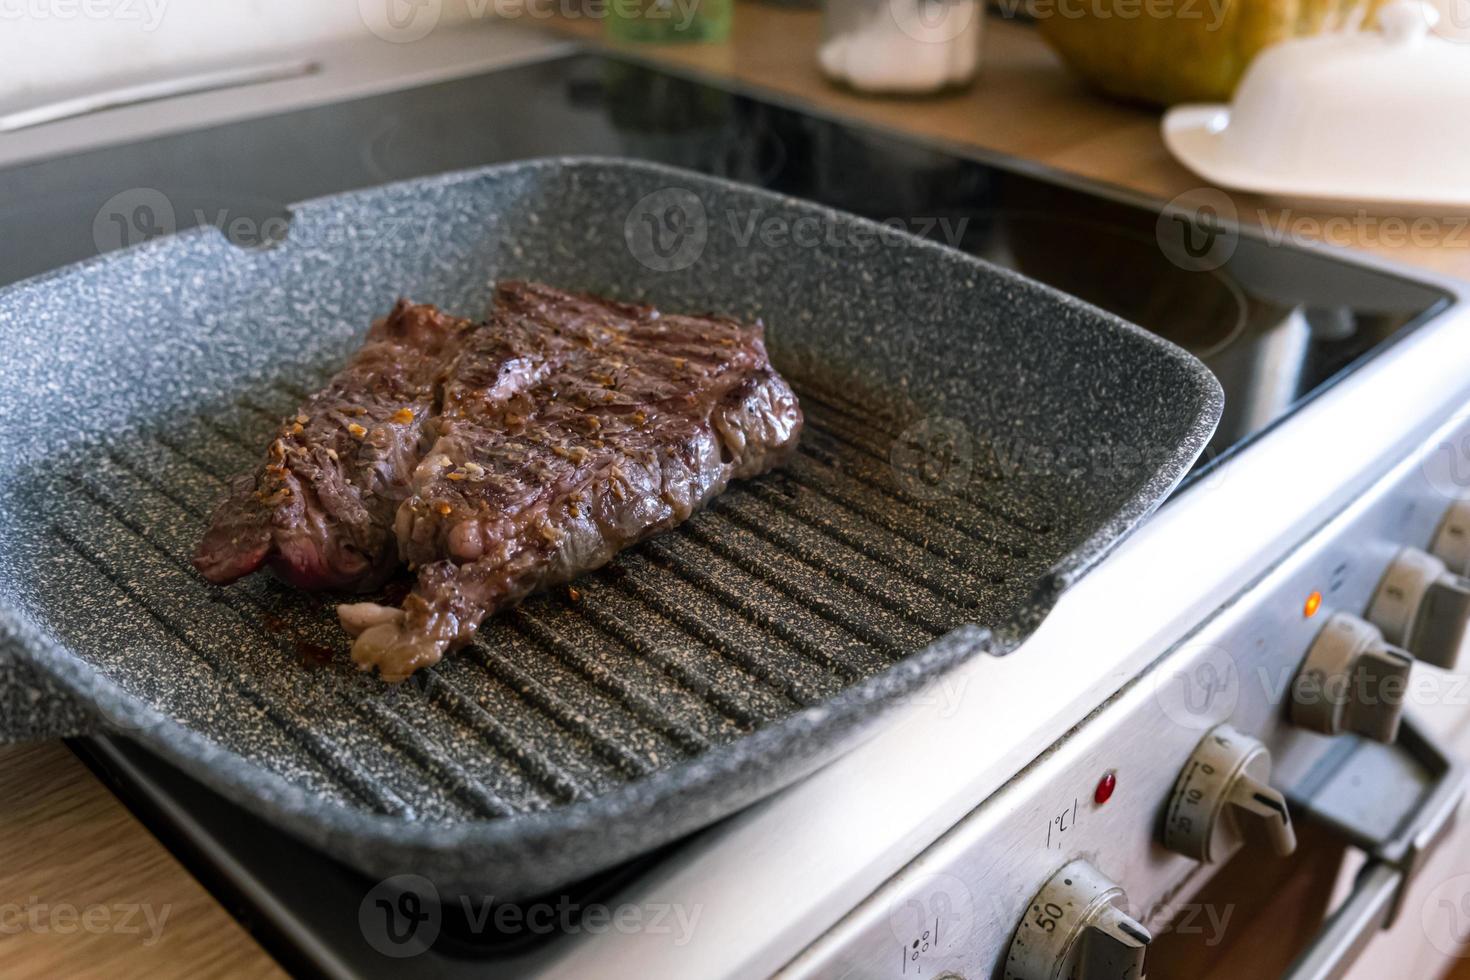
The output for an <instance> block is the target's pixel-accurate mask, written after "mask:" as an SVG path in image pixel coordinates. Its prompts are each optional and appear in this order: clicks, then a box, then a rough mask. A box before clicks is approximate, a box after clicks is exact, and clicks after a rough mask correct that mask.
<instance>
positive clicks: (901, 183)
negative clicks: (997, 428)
mask: <svg viewBox="0 0 1470 980" xmlns="http://www.w3.org/2000/svg"><path fill="white" fill-rule="evenodd" d="M557 154H609V155H618V156H635V157H643V158H647V159H652V160H658V161H661V162H665V163H670V164H674V165H678V166H683V167H689V168H692V169H695V170H700V171H704V172H707V173H713V174H718V175H722V176H726V177H729V178H732V179H734V180H739V181H746V182H750V183H754V184H760V185H763V186H765V187H769V188H772V189H774V190H778V191H782V192H785V193H788V194H794V195H797V196H800V197H806V198H810V199H813V200H816V201H820V202H822V203H824V204H828V205H831V206H832V207H836V208H841V209H844V210H847V211H852V212H856V213H858V214H862V215H865V216H867V217H871V218H875V219H878V220H880V221H884V222H886V223H888V224H890V225H893V226H895V227H899V228H904V229H906V230H909V231H912V232H915V233H918V234H923V235H926V236H928V237H931V238H934V239H937V240H940V241H943V242H946V243H948V244H950V245H953V246H954V247H956V248H961V249H963V250H965V251H967V252H971V253H973V254H976V255H980V256H983V257H985V258H987V259H989V260H991V261H994V262H997V263H999V264H1001V265H1005V266H1008V267H1010V268H1013V269H1016V270H1019V271H1020V272H1023V273H1025V274H1027V275H1029V276H1031V277H1033V278H1036V279H1039V280H1041V281H1043V282H1046V283H1049V284H1051V285H1054V286H1056V287H1058V288H1060V289H1062V290H1064V291H1066V292H1069V293H1072V294H1074V295H1077V296H1079V297H1081V298H1083V299H1086V300H1089V301H1091V302H1093V303H1096V304H1097V305H1099V306H1101V307H1104V308H1105V309H1108V310H1110V311H1112V312H1114V313H1117V314H1119V315H1120V316H1122V317H1124V318H1125V319H1129V320H1132V321H1133V322H1135V323H1138V324H1141V325H1142V326H1145V327H1148V328H1149V329H1151V330H1153V331H1155V332H1157V333H1160V334H1162V335H1164V336H1166V337H1169V338H1170V339H1172V340H1174V341H1176V342H1178V343H1179V344H1180V345H1182V346H1184V347H1186V348H1188V349H1189V350H1191V351H1193V352H1195V353H1196V354H1198V355H1199V356H1200V357H1201V358H1203V359H1204V360H1205V362H1206V363H1207V364H1208V365H1209V366H1210V367H1211V368H1212V369H1213V370H1214V371H1215V373H1216V374H1217V375H1218V376H1219V377H1220V380H1221V382H1222V383H1223V384H1224V386H1225V391H1226V409H1225V418H1224V420H1223V422H1222V424H1221V426H1220V429H1219V432H1218V434H1217V436H1216V438H1215V440H1214V442H1213V443H1212V445H1211V446H1210V449H1209V451H1208V452H1207V453H1206V456H1205V460H1204V465H1208V464H1209V463H1210V462H1212V461H1213V460H1215V459H1217V458H1218V457H1219V456H1220V455H1222V454H1224V453H1225V452H1228V451H1231V450H1233V449H1236V448H1239V447H1240V446H1241V445H1242V444H1243V443H1244V442H1245V441H1247V440H1248V439H1249V438H1250V437H1251V436H1253V435H1255V434H1258V433H1259V432H1261V431H1263V430H1264V429H1266V428H1267V427H1269V426H1270V425H1271V424H1272V423H1274V422H1276V421H1278V420H1279V419H1281V418H1282V417H1284V416H1285V415H1286V414H1288V413H1289V412H1290V411H1291V410H1292V409H1293V408H1294V407H1296V406H1298V405H1300V404H1301V403H1302V401H1303V400H1304V399H1305V398H1306V397H1308V396H1309V395H1311V394H1313V393H1315V392H1318V391H1320V390H1321V389H1322V388H1323V387H1325V386H1326V385H1327V384H1328V383H1330V382H1331V381H1332V380H1333V379H1334V378H1336V377H1338V376H1340V375H1341V373H1342V372H1343V371H1344V370H1345V369H1347V368H1349V367H1351V366H1352V365H1353V364H1355V363H1358V362H1360V361H1361V360H1362V359H1363V358H1364V357H1365V356H1367V355H1369V354H1370V353H1372V352H1373V351H1375V350H1377V349H1380V348H1381V347H1382V346H1383V345H1384V343H1385V341H1387V340H1389V339H1390V338H1393V337H1395V336H1396V335H1398V334H1401V333H1403V332H1404V331H1405V328H1406V327H1408V326H1410V325H1412V324H1414V323H1415V322H1417V321H1419V320H1420V319H1422V318H1423V315H1424V314H1425V313H1426V312H1427V311H1430V310H1432V309H1433V308H1435V307H1436V306H1437V305H1439V304H1441V303H1442V302H1444V300H1445V297H1444V296H1443V294H1442V293H1440V292H1439V291H1437V290H1435V289H1433V288H1430V287H1426V286H1424V285H1421V284H1417V283H1413V282H1410V281H1407V280H1404V279H1400V278H1398V277H1395V276H1391V275H1387V274H1383V273H1379V272H1373V271H1367V270H1364V269H1362V268H1360V267H1357V266H1353V265H1350V264H1348V263H1345V262H1341V261H1338V260H1336V259H1334V258H1330V257H1325V256H1322V255H1320V254H1311V253H1307V252H1304V251H1301V250H1299V249H1295V248H1291V247H1281V246H1280V245H1279V244H1277V243H1273V242H1272V241H1270V240H1269V239H1256V238H1250V237H1241V236H1238V235H1236V234H1234V233H1232V232H1230V231H1228V230H1221V227H1220V226H1218V225H1215V224H1213V223H1212V222H1211V220H1210V219H1211V216H1213V215H1215V214H1217V213H1219V212H1221V211H1225V210H1228V209H1229V208H1230V205H1229V203H1228V200H1227V199H1225V198H1223V196H1221V195H1218V194H1211V193H1210V192H1205V193H1204V194H1202V195H1201V196H1200V197H1199V198H1198V199H1195V198H1191V199H1190V202H1189V203H1190V205H1191V207H1190V210H1189V211H1188V212H1187V213H1186V214H1185V215H1176V216H1172V217H1170V216H1162V217H1161V215H1160V213H1159V211H1158V209H1157V207H1148V206H1140V205H1138V204H1135V203H1124V202H1122V201H1120V200H1118V199H1115V198H1111V197H1107V196H1104V195H1103V194H1101V193H1099V192H1098V190H1097V189H1096V188H1080V187H1068V186H1064V185H1063V184H1062V183H1059V182H1058V179H1057V178H1056V177H1055V176H1054V175H1052V176H1048V175H1044V174H1038V173H1035V172H1032V173H1029V174H1028V173H1026V172H1023V168H1021V165H1018V164H1014V163H1011V164H1007V163H1006V162H1004V161H993V162H989V163H986V162H981V161H979V160H975V159H966V158H963V157H961V156H958V155H955V154H953V153H951V152H947V151H945V150H944V149H942V148H938V147H929V146H922V145H918V144H915V143H912V142H906V141H905V140H903V139H899V138H896V137H892V136H886V135H882V134H880V133H877V132H874V131H871V130H866V129H862V128H858V127H856V126H854V125H851V124H844V123H842V122H840V121H835V120H831V119H821V118H816V117H814V116H811V115H808V114H805V113H803V112H800V111H797V110H795V109H792V108H783V107H779V106H776V105H772V104H770V103H767V102H763V101H760V100H759V99H756V98H751V97H748V96H745V95H740V94H735V93H731V92H728V91H724V90H721V89H719V88H715V87H712V86H710V85H706V84H701V83H699V82H697V81H694V80H691V79H686V78H679V77H675V76H673V75H669V74H666V73H664V72H661V71H657V70H654V69H651V68H647V67H642V66H638V65H634V64H630V63H625V62H620V61H614V60H610V59H607V58H602V57H597V56H592V55H577V56H571V57H563V58H557V59H553V60H549V61H544V62H540V63H537V64H532V65H528V66H522V67H518V68H513V69H508V70H503V71H498V72H492V73H489V74H485V75H481V76H478V77H473V78H467V79H463V80H458V81H452V82H445V83H440V84H435V85H429V86H424V87H420V88H415V89H409V90H406V91H401V92H396V93H391V94H386V95H379V96H373V97H370V98H365V99H359V100H354V101H349V102H344V103H338V104H335V105H329V106H324V107H319V108H312V109H306V110H301V111H297V112H291V113H287V114H283V115H278V116H273V117H268V118H263V119H256V120H251V121H246V122H241V123H234V124H230V125H226V126H220V127H216V128H212V129H206V130H200V131H195V132H190V133H184V134H178V135H172V136H166V137H162V138H158V139H152V140H147V141H144V142H140V143H136V144H132V145H127V146H121V147H111V148H107V149H103V150H98V151H95V152H90V153H83V154H78V155H76V156H71V157H67V158H63V159H60V160H49V161H44V162H41V163H36V164H30V165H27V166H24V167H20V168H15V169H12V170H10V171H9V172H5V173H3V174H0V187H3V189H4V193H0V228H3V230H4V234H3V235H0V283H5V282H11V281H15V280H17V279H21V278H25V277H27V276H30V275H34V274H37V273H40V272H43V271H46V270H48V269H53V268H56V267H57V266H60V265H63V264H66V263H68V262H72V261H76V260H78V259H81V258H85V257H87V256H90V255H94V254H96V253H97V251H99V250H100V249H108V248H113V247H118V246H120V245H124V244H131V243H135V242H138V241H142V240H144V239H147V238H149V237H152V236H154V235H158V234H163V233H166V232H168V231H170V230H173V229H179V228H185V227H189V226H191V225H197V224H203V223H208V224H212V225H215V226H216V227H218V228H220V229H221V231H222V232H223V233H225V234H227V235H229V236H231V237H232V238H234V239H235V240H236V241H237V242H238V243H239V244H241V245H243V246H256V245H259V244H261V241H262V240H263V239H264V240H268V239H269V238H270V236H271V235H272V234H279V233H280V232H281V230H283V229H285V227H286V222H285V221H284V220H283V216H285V215H286V214H288V213H289V209H288V208H287V206H286V205H287V202H291V201H301V200H305V199H307V198H311V197H317V196H320V195H323V194H330V193H333V192H336V191H343V190H350V189H354V188H360V187H366V186H371V185H374V184H381V183H385V182H388V181H394V180H401V179H405V178H409V177H418V176H421V175H424V174H432V173H441V172H444V171H448V170H454V169H460V168H465V167H474V166H479V165H483V164H488V163H496V162H502V161H507V160H516V159H523V158H526V157H536V156H547V155H557ZM730 220H736V221H747V222H748V221H751V220H752V216H732V217H731V218H730ZM756 220H758V218H757V219H756ZM745 230H747V231H753V232H756V233H761V232H765V231H767V230H768V229H767V228H766V226H764V225H757V226H753V228H752V229H745Z"/></svg>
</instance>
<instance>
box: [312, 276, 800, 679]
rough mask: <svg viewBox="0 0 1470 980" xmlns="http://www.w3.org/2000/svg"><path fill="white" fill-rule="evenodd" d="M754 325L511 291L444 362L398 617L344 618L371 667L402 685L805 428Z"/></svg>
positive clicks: (401, 518)
mask: <svg viewBox="0 0 1470 980" xmlns="http://www.w3.org/2000/svg"><path fill="white" fill-rule="evenodd" d="M763 333H764V329H763V327H762V326H761V324H760V323H755V324H745V323H741V322H739V321H736V320H733V319H729V318H726V317H715V316H676V315H671V314H660V313H659V311H658V310H655V309H654V308H652V307H649V306H635V305H630V304H624V303H616V302H612V301H609V300H604V299H598V298H595V297H589V296H575V295H571V294H568V293H564V292H561V291H559V290H556V289H552V288H551V287H549V286H544V285H540V284H535V283H505V284H502V285H501V286H500V288H499V290H498V291H497V297H496V311H495V315H494V318H493V320H492V321H491V323H490V324H488V325H487V327H486V328H485V329H481V330H479V331H477V332H476V333H475V334H474V335H473V336H472V337H470V338H469V339H468V340H467V342H466V344H465V346H464V348H463V349H462V350H461V351H460V352H459V354H458V356H457V358H456V360H455V361H454V362H453V363H452V364H451V365H450V368H449V376H448V379H447V381H446V384H445V388H444V397H443V409H442V414H441V415H440V417H439V419H438V423H437V431H438V436H439V437H438V440H437V442H436V444H435V445H434V446H433V447H432V448H431V449H430V450H429V452H428V453H427V454H426V455H425V457H424V461H423V462H422V463H421V464H420V465H419V467H418V468H417V470H416V471H415V472H414V476H413V495H412V496H411V497H410V498H409V499H408V500H406V501H405V502H404V503H403V505H402V506H401V507H400V508H399V511H398V519H397V523H396V525H395V530H396V533H397V538H398V549H399V554H400V556H401V557H402V558H404V559H405V560H407V561H408V562H409V563H410V564H411V566H412V567H415V568H416V569H417V570H418V583H417V585H416V587H415V588H414V590H413V592H412V594H410V595H409V597H408V598H407V599H406V600H405V602H404V603H403V607H402V608H401V609H394V608H391V607H387V606H381V605H377V604H375V603H353V604H348V605H343V606H340V607H339V608H338V613H339V616H340V618H341V620H342V624H343V626H344V627H346V628H347V630H348V631H349V632H351V633H353V634H354V635H355V636H356V637H357V639H356V642H355V643H354V644H353V647H352V656H353V659H354V660H356V661H357V663H358V664H359V665H360V666H362V667H363V668H364V669H370V668H373V667H376V668H377V669H378V671H379V672H380V673H381V674H382V676H383V677H385V678H387V679H390V680H399V679H402V678H404V677H407V676H408V675H409V674H411V673H413V672H414V671H415V670H418V669H419V668H421V667H425V666H428V665H430V664H433V663H435V662H437V661H438V660H439V658H440V657H441V656H442V655H443V654H444V652H445V651H446V650H450V649H453V648H455V647H457V646H460V645H463V644H464V643H467V642H469V641H470V640H471V639H472V638H473V637H474V634H475V631H476V629H477V628H478V627H479V625H480V623H481V622H482V621H483V620H484V618H485V617H486V616H487V615H489V614H492V613H494V612H496V611H497V610H499V609H503V608H505V607H507V606H510V605H513V604H515V603H517V602H519V601H520V600H521V599H523V598H524V597H525V596H527V595H528V594H530V593H531V592H534V591H536V590H538V589H541V588H545V587H547V586H551V585H555V584H558V583H561V582H566V581H568V580H570V579H572V578H573V577H575V576H577V575H579V574H581V573H582V572H585V571H588V570H590V569H593V568H597V567H598V566H600V565H603V564H605V563H606V562H607V561H608V560H610V559H611V558H612V557H613V555H615V554H616V553H617V552H618V551H620V550H621V549H623V548H626V547H628V546H629V545H631V544H634V543H636V542H638V541H640V540H642V539H644V538H647V537H649V536H651V535H653V534H656V533H658V532H660V531H664V530H667V529H668V528H671V527H674V526H675V525H677V524H679V523H680V522H682V521H684V520H685V519H686V518H688V517H689V515H690V514H691V513H693V512H694V511H695V510H696V509H698V508H699V507H700V506H702V505H703V504H705V503H706V502H707V501H709V500H710V499H711V498H712V497H714V496H715V495H716V494H718V493H720V491H722V490H723V489H724V488H725V487H726V485H728V483H729V482H730V481H731V480H732V479H739V478H742V477H749V476H754V475H756V474H759V473H762V472H764V471H766V470H768V469H770V468H771V467H773V466H775V465H777V464H779V463H780V462H781V461H783V460H784V459H785V458H786V457H787V456H788V455H789V454H790V453H791V452H792V451H793V450H794V449H795V446H796V442H797V437H798V434H799V432H800V430H801V424H802V416H801V408H800V406H799V405H798V403H797V400H796V396H795V394H793V393H792V391H791V388H790V387H789V386H788V385H787V384H786V382H785V381H784V380H783V379H782V378H781V377H780V376H779V375H778V374H777V373H776V372H775V370H774V369H773V368H772V367H771V363H770V358H769V357H768V356H767V354H766V349H765V344H764V341H763Z"/></svg>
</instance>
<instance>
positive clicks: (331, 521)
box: [194, 300, 470, 592]
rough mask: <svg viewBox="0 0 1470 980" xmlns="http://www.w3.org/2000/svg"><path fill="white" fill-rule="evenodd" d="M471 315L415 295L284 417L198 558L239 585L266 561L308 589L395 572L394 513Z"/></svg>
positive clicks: (342, 586) (367, 583) (351, 585)
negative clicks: (445, 369)
mask: <svg viewBox="0 0 1470 980" xmlns="http://www.w3.org/2000/svg"><path fill="white" fill-rule="evenodd" d="M469 327H470V321H468V320H462V319H459V318H457V317H451V316H448V315H446V314H443V313H440V312H439V311H438V310H436V309H435V308H434V307H432V306H421V305H415V304H413V303H410V302H408V301H407V300H399V301H398V304H397V305H396V306H395V307H394V308H393V311H392V312H391V313H389V314H388V315H387V316H386V317H384V318H383V319H381V320H379V321H377V322H376V323H374V324H373V326H372V328H371V329H370V330H369V331H368V335H367V339H366V340H365V342H364V344H363V346H362V348H361V349H359V350H358V352H357V353H356V354H355V355H354V356H353V358H352V360H351V361H350V362H348V364H347V366H346V367H344V368H343V369H342V370H341V371H339V372H338V373H337V374H336V376H335V377H333V378H332V380H331V382H329V383H328V385H327V387H326V388H324V389H323V390H321V391H319V392H317V393H316V394H314V395H312V396H311V397H309V398H308V399H306V401H305V402H304V403H303V404H302V405H301V406H300V408H299V409H298V410H297V412H296V413H295V414H294V415H293V416H292V417H291V418H288V419H286V420H285V421H284V422H282V423H281V426H280V428H279V429H278V430H277V432H276V434H275V436H274V438H273V439H272V440H271V443H270V447H269V449H268V450H267V453H266V461H265V462H264V463H263V464H262V465H261V466H259V467H258V468H257V469H256V470H255V471H254V472H252V473H247V474H244V475H242V476H240V477H237V478H236V479H235V480H234V481H233V483H232V484H231V487H230V492H229V496H228V497H227V498H226V500H225V501H224V502H223V503H221V504H220V505H219V507H218V508H217V509H216V510H215V512H214V515H213V517H212V519H211V521H210V527H209V530H208V531H207V532H206V534H205V536H204V539H203V540H202V541H201V542H200V544H199V548H198V550H197V552H196V554H195V557H194V565H195V567H197V568H198V569H199V571H200V572H201V573H203V574H204V576H205V577H206V578H207V579H209V580H210V581H211V582H217V583H221V584H223V583H226V582H232V581H234V580H235V579H237V578H240V577H241V576H243V575H248V574H250V573H251V572H253V571H255V570H257V569H258V568H260V567H261V566H262V565H268V566H269V567H270V568H271V569H272V570H273V571H274V572H276V574H278V575H279V576H280V577H281V578H283V579H285V580H286V581H287V582H289V583H290V584H291V585H294V586H296V587H297V588H300V589H333V590H342V591H358V592H361V591H369V590H372V589H374V588H376V587H377V586H379V585H381V584H382V582H383V581H384V580H385V579H386V578H387V577H388V576H389V575H390V574H391V573H392V572H393V571H394V569H395V568H397V566H398V563H399V558H398V549H397V542H396V540H395V538H394V536H393V521H394V515H395V514H396V513H397V511H398V507H399V505H400V504H401V503H402V502H403V500H404V499H405V498H406V497H408V496H409V494H410V492H411V487H410V478H411V477H412V475H413V472H414V467H416V466H417V465H418V463H419V461H420V459H421V458H422V457H423V450H424V448H425V444H426V443H427V442H428V441H430V439H431V438H432V437H431V436H430V435H429V434H428V432H427V430H426V425H428V424H429V423H430V422H431V420H432V417H433V413H434V411H435V407H436V405H435V401H436V395H437V390H438V385H437V382H438V379H439V377H440V375H441V373H442V371H443V367H444V363H445V359H446V357H447V356H448V355H449V354H450V353H451V352H452V349H453V347H454V345H455V343H456V342H457V341H458V340H459V339H460V338H461V337H463V336H464V335H465V334H466V332H467V330H468V328H469Z"/></svg>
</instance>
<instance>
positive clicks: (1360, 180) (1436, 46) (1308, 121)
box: [1163, 0, 1470, 208]
mask: <svg viewBox="0 0 1470 980" xmlns="http://www.w3.org/2000/svg"><path fill="white" fill-rule="evenodd" d="M1438 19H1439V13H1438V11H1437V10H1436V9H1435V8H1434V7H1432V6H1430V5H1429V4H1426V3H1419V2H1413V0H1401V2H1398V3H1394V4H1390V5H1389V6H1387V7H1385V8H1384V9H1383V10H1381V11H1380V12H1379V14H1378V23H1379V28H1378V29H1377V30H1373V31H1359V30H1353V31H1350V32H1339V33H1331V34H1324V35H1319V36H1316V37H1309V38H1302V39H1298V40H1292V41H1285V42H1283V43H1281V44H1278V45H1275V46H1273V47H1271V48H1268V49H1266V50H1265V51H1263V52H1261V54H1260V55H1259V56H1258V57H1257V58H1256V60H1255V61H1254V62H1253V63H1252V64H1251V66H1250V68H1249V69H1248V70H1247V71H1246V74H1245V77H1244V78H1243V79H1242V80H1241V83H1240V87H1239V88H1238V89H1237V90H1236V93H1235V101H1234V103H1233V105H1224V104H1211V105H1184V106H1178V107H1176V108H1174V109H1172V110H1170V111H1169V112H1168V113H1166V114H1165V116H1164V120H1163V136H1164V143H1165V144H1166V145H1167V146H1168V148H1169V152H1170V153H1172V154H1173V155H1174V157H1175V158H1176V159H1178V160H1179V162H1181V163H1183V164H1184V165H1185V166H1186V167H1188V168H1189V169H1191V170H1193V171H1194V172H1195V173H1197V174H1199V175H1200V176H1201V177H1204V178H1205V179H1207V180H1209V181H1211V182H1213V183H1216V184H1219V185H1221V186H1224V187H1230V188H1235V189H1238V190H1246V191H1257V192H1260V193H1264V194H1272V195H1278V196H1290V197H1308V198H1322V199H1330V200H1338V201H1349V200H1355V201H1376V202H1389V203H1412V204H1445V205H1450V206H1454V207H1457V208H1459V207H1470V45H1466V44H1459V43H1455V42H1453V41H1449V40H1446V39H1444V38H1441V37H1438V36H1436V35H1435V34H1433V33H1431V31H1432V29H1433V27H1434V25H1435V24H1436V23H1437V22H1438Z"/></svg>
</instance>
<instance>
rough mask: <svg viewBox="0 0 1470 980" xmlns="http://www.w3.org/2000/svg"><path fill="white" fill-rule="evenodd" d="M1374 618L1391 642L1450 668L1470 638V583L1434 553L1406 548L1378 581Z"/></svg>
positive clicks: (1371, 608) (1372, 605) (1370, 613)
mask: <svg viewBox="0 0 1470 980" xmlns="http://www.w3.org/2000/svg"><path fill="white" fill-rule="evenodd" d="M1368 618H1369V619H1370V620H1372V621H1373V624H1374V625H1375V626H1377V627H1378V628H1379V629H1381V630H1383V635H1384V637H1386V638H1387V639H1388V642H1390V643H1396V644H1398V645H1399V646H1401V647H1403V648H1404V649H1405V650H1408V651H1409V652H1410V653H1412V654H1413V655H1414V657H1415V658H1416V659H1418V660H1422V661H1424V662H1425V663H1428V664H1434V665H1435V666H1436V667H1443V668H1445V669H1446V670H1449V669H1451V668H1453V667H1454V666H1455V662H1456V661H1457V660H1459V658H1460V650H1461V648H1463V647H1464V646H1465V643H1466V640H1467V639H1470V629H1467V627H1470V581H1466V580H1465V579H1463V578H1461V577H1460V576H1458V575H1456V574H1455V573H1454V572H1451V571H1450V570H1449V569H1447V568H1446V567H1445V563H1444V562H1443V561H1441V560H1440V559H1438V558H1436V557H1434V556H1433V555H1430V554H1426V553H1424V552H1422V551H1420V550H1419V549H1418V548H1405V549H1404V550H1403V551H1401V552H1399V555H1398V557H1397V558H1395V559H1394V560H1393V562H1392V564H1390V565H1389V566H1388V571H1387V572H1385V573H1384V575H1383V581H1381V582H1379V583H1378V591H1377V592H1375V593H1374V594H1373V601H1372V603H1370V604H1369V606H1368Z"/></svg>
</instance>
